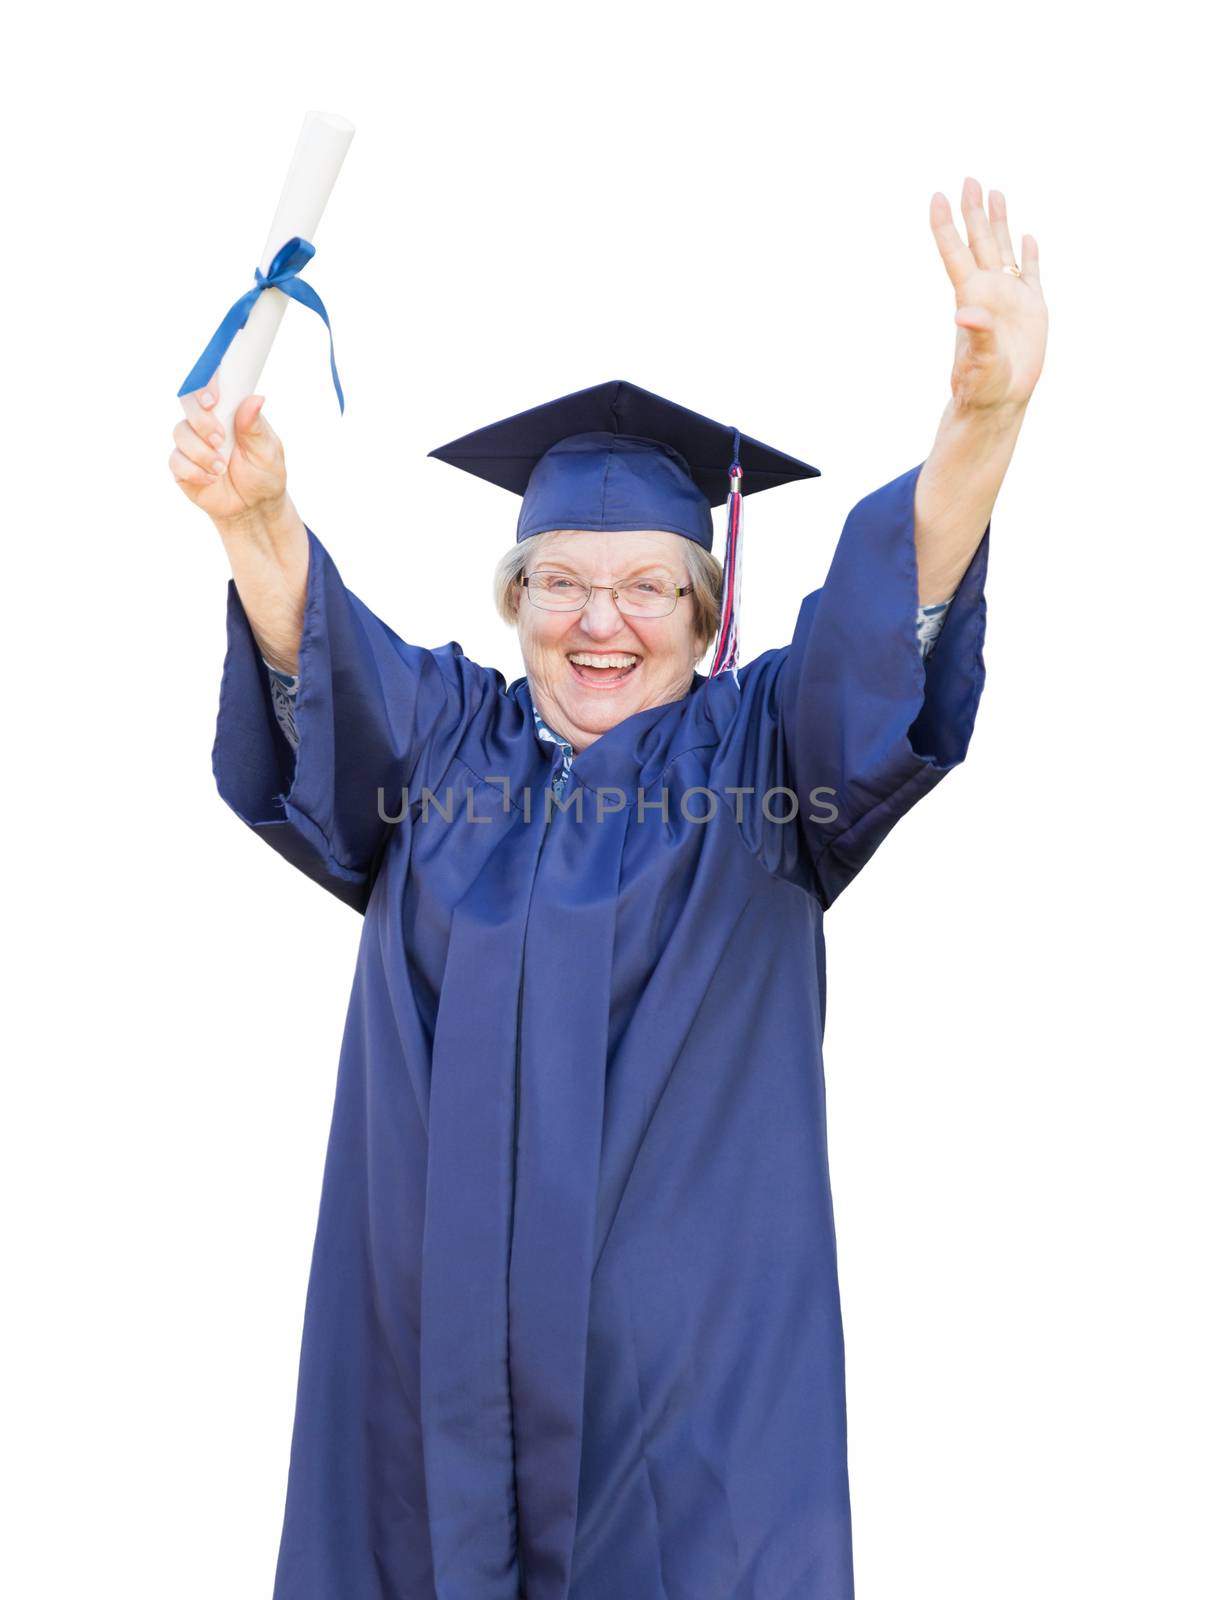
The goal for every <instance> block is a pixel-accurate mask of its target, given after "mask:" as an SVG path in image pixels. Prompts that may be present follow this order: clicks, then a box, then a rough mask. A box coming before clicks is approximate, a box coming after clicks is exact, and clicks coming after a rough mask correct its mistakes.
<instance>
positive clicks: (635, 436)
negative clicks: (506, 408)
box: [428, 378, 820, 678]
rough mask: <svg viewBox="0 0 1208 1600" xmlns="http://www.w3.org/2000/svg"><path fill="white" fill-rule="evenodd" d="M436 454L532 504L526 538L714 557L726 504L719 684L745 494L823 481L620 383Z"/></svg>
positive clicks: (792, 461) (729, 633)
mask: <svg viewBox="0 0 1208 1600" xmlns="http://www.w3.org/2000/svg"><path fill="white" fill-rule="evenodd" d="M740 453H741V457H742V459H741V461H740V459H739V456H740ZM428 454H429V455H432V456H435V457H436V459H437V460H438V461H447V462H448V463H449V464H450V466H454V467H460V468H461V469H462V471H463V472H472V473H473V474H474V476H475V477H478V478H485V479H486V480H487V482H488V483H496V484H498V485H499V487H500V488H501V489H510V490H511V491H512V493H513V494H518V495H521V496H523V503H522V504H521V507H520V517H519V520H518V522H517V525H516V538H517V541H520V540H522V539H529V538H531V537H532V536H533V535H534V534H538V533H546V532H549V531H550V530H552V529H555V528H571V529H587V530H591V531H595V532H600V531H605V530H611V531H615V532H623V531H640V530H644V529H655V530H663V531H665V532H668V533H679V534H682V535H683V536H684V538H686V539H691V540H693V542H694V543H696V544H699V545H702V546H703V547H704V548H705V549H706V550H711V549H712V548H713V518H712V516H711V514H710V513H711V509H712V507H713V506H719V505H722V504H726V505H727V508H728V511H727V521H726V556H725V568H724V580H723V584H722V608H721V620H720V623H719V627H718V638H717V649H716V652H715V654H714V658H713V664H712V666H711V667H710V669H709V676H710V677H711V678H712V677H715V676H716V675H717V674H718V673H719V672H724V671H732V672H735V673H737V664H738V600H739V589H740V586H741V577H742V522H743V518H742V502H743V497H744V495H748V494H757V493H758V492H759V490H760V489H774V488H776V487H777V486H778V485H779V484H782V483H792V482H794V481H795V480H796V479H798V478H817V477H819V476H820V473H819V471H818V468H817V467H811V466H809V465H808V464H807V463H806V462H804V461H798V460H797V459H796V458H795V457H794V456H788V455H785V454H784V452H783V451H780V450H773V449H772V447H771V446H770V445H766V444H761V443H760V442H759V440H758V439H752V438H751V437H750V436H749V435H746V434H740V433H739V430H738V429H737V428H733V427H729V426H727V425H726V424H725V423H721V422H713V421H712V420H711V419H710V418H708V417H702V416H701V415H700V414H699V413H698V412H695V411H689V410H688V409H687V408H686V407H685V406H680V405H676V403H675V402H674V401H673V400H665V399H664V398H663V397H662V396H661V395H657V394H651V393H650V391H649V390H648V389H639V388H638V387H637V385H636V384H633V383H627V382H625V380H624V379H621V378H616V379H613V380H612V381H611V382H609V383H598V384H596V385H595V387H594V388H591V389H579V390H577V391H576V392H575V393H574V394H568V395H563V396H562V397H561V399H559V400H550V401H548V402H547V403H546V404H545V405H541V406H533V407H532V408H531V409H530V410H528V411H521V412H519V413H518V414H517V415H516V416H514V417H506V418H505V419H504V420H503V421H502V422H492V423H490V424H489V425H488V426H487V427H485V428H478V429H476V430H475V431H474V432H473V433H467V434H463V436H462V437H461V438H460V439H454V440H453V441H452V442H451V443H450V444H444V445H441V446H440V447H439V448H438V449H436V450H430V451H429V452H428Z"/></svg>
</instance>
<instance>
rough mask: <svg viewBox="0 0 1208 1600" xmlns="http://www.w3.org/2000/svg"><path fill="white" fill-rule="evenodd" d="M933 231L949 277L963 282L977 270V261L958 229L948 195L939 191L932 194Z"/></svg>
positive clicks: (953, 280)
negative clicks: (949, 205)
mask: <svg viewBox="0 0 1208 1600" xmlns="http://www.w3.org/2000/svg"><path fill="white" fill-rule="evenodd" d="M931 231H932V233H933V234H934V235H935V242H936V245H937V247H938V249H939V252H940V255H941V256H942V257H943V258H944V266H945V268H946V269H947V272H948V276H949V278H950V279H951V280H952V282H953V284H961V283H963V282H964V281H965V279H966V278H967V277H969V275H970V274H971V273H974V272H976V271H977V261H976V260H975V258H974V255H973V252H972V251H971V250H970V249H969V246H968V245H967V244H966V243H965V241H964V240H963V239H962V238H961V236H960V233H959V232H958V231H957V227H956V224H955V222H953V220H952V212H951V211H950V209H949V207H948V200H947V197H946V196H945V195H942V194H940V193H938V191H937V193H935V194H933V195H932V196H931Z"/></svg>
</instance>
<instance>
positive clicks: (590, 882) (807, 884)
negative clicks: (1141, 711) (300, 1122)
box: [214, 464, 989, 1600]
mask: <svg viewBox="0 0 1208 1600" xmlns="http://www.w3.org/2000/svg"><path fill="white" fill-rule="evenodd" d="M920 466H921V464H920ZM919 470H920V467H914V468H912V469H911V470H910V471H909V472H906V473H904V474H903V475H902V476H901V477H899V478H896V479H894V480H893V481H892V482H890V483H888V484H886V485H884V486H883V487H882V488H880V489H878V490H876V491H875V492H874V493H872V494H870V495H868V496H867V497H866V498H865V499H863V500H861V501H860V502H859V503H858V504H857V505H856V506H855V507H854V508H853V510H852V511H851V512H850V514H849V516H848V517H847V519H846V522H845V524H844V527H843V531H842V534H841V536H840V539H839V543H838V546H837V548H836V551H835V555H834V558H833V560H832V563H831V566H830V569H829V571H828V574H827V577H826V581H825V584H824V585H823V587H822V588H821V589H819V590H816V591H815V592H813V593H812V594H810V595H807V596H806V598H805V599H804V600H803V602H802V604H801V608H800V613H799V615H798V618H797V623H796V627H795V630H794V634H793V638H792V641H791V643H790V644H788V645H787V646H784V647H782V648H779V649H775V650H770V651H767V652H766V653H765V654H763V655H761V656H759V657H758V658H756V659H755V660H753V661H751V662H750V663H749V664H748V665H746V666H744V667H742V668H740V670H739V682H738V683H737V684H736V683H735V681H734V678H733V676H732V675H730V674H726V675H724V676H721V677H719V678H716V679H713V680H709V679H707V678H705V677H704V676H702V675H700V674H698V675H697V676H696V678H695V680H694V682H693V684H692V686H691V688H690V690H689V692H688V693H687V695H686V696H685V697H684V698H683V699H682V700H678V701H675V702H672V703H670V704H667V705H661V706H654V707H651V708H649V709H647V710H645V711H640V712H637V713H636V714H635V715H633V716H630V717H628V718H626V719H625V720H624V721H623V722H621V723H619V724H618V725H617V726H616V727H614V728H611V729H610V730H609V731H608V732H607V733H606V734H604V735H603V737H602V738H600V739H598V740H597V741H596V742H595V743H594V744H593V745H590V746H589V747H588V748H587V749H585V750H584V751H583V752H582V753H581V754H579V755H578V756H576V758H575V761H574V766H573V769H572V777H571V779H570V782H569V784H568V787H567V789H566V791H565V793H564V794H563V796H562V799H561V802H560V803H559V805H555V806H553V807H552V808H549V809H548V810H547V806H546V802H545V789H546V787H547V784H548V781H549V778H550V775H551V769H552V765H553V762H554V760H555V759H556V756H557V747H556V746H555V745H551V744H549V743H546V742H543V741H541V740H540V739H538V738H537V736H536V734H535V731H534V724H533V717H532V700H531V698H530V694H529V689H528V685H527V682H526V680H525V679H523V678H521V679H518V680H517V681H516V682H514V683H512V684H506V683H505V681H504V679H503V677H502V676H501V675H500V674H499V673H498V672H496V671H494V670H492V669H489V668H485V667H481V666H478V665H476V664H475V663H474V662H472V661H469V660H468V659H467V658H466V656H465V655H464V654H463V652H462V650H461V647H460V646H459V645H457V644H456V643H449V644H447V645H444V646H442V647H440V648H438V649H431V650H429V649H424V648H421V647H419V646H416V645H412V644H407V643H405V642H404V641H403V640H401V639H399V638H398V637H397V636H396V635H395V634H394V633H393V632H392V631H391V630H390V629H389V628H388V627H386V626H385V624H383V623H382V622H381V621H379V619H378V618H377V617H376V616H375V615H374V614H373V613H372V612H371V611H370V610H369V609H368V608H367V607H366V606H365V605H364V604H363V603H362V602H361V601H360V600H359V599H357V597H356V596H355V595H353V594H352V593H350V591H349V590H348V589H346V588H345V586H344V584H343V583H342V581H341V579H340V576H339V574H338V572H337V570H336V568H335V565H334V564H333V562H332V560H331V558H330V556H329V555H328V554H327V552H326V551H325V550H324V548H323V546H322V544H321V543H320V542H319V540H318V539H317V538H316V537H315V535H314V533H313V532H311V531H310V530H309V529H308V537H309V540H310V567H309V574H308V581H307V594H306V608H305V619H304V625H303V638H302V646H301V666H300V679H301V685H300V689H299V693H298V699H297V705H296V720H297V730H298V735H299V741H300V742H299V748H298V750H297V752H296V754H295V753H294V752H293V751H292V750H291V749H290V746H289V745H288V743H287V742H286V740H285V738H284V736H283V734H282V732H281V730H280V728H279V726H278V725H277V722H276V719H275V717H274V715H273V710H272V704H271V697H270V694H269V690H268V685H267V681H266V677H265V673H264V668H263V664H262V662H261V660H260V656H259V652H258V650H257V647H256V643H255V640H254V638H253V635H252V633H251V630H250V628H249V626H248V622H247V619H246V616H245V614H244V612H243V609H242V606H241V604H240V602H239V598H238V595H237V593H236V590H235V587H234V584H233V583H232V584H231V585H230V588H229V592H228V618H227V621H228V649H227V656H226V661H225V666H224V672H223V681H222V689H221V699H220V709H219V717H218V731H217V739H216V743H215V748H214V770H215V776H216V778H217V782H218V787H219V791H220V793H221V794H222V796H223V798H224V799H225V800H226V801H227V802H228V804H230V805H231V806H232V808H233V809H234V810H235V811H236V813H237V814H238V815H239V816H240V817H241V818H242V819H243V821H245V822H246V823H247V824H248V825H249V826H250V827H252V828H254V829H255V831H256V832H257V833H258V834H260V835H261V836H262V837H263V838H264V840H265V841H266V842H267V843H268V844H270V845H271V846H272V847H273V848H274V849H276V850H278V851H279V852H280V853H281V854H282V855H283V856H285V857H286V859H287V860H289V861H291V862H292V863H293V864H294V865H295V866H297V867H298V868H300V869H301V870H302V871H303V872H305V873H306V874H307V875H308V876H310V877H311V878H313V879H314V880H315V881H316V882H317V883H319V884H322V885H323V887H324V888H326V889H328V890H330V891H331V893H333V894H334V895H336V896H337V897H338V898H339V899H341V900H343V901H344V902H345V903H346V904H348V905H350V906H352V907H354V908H355V909H356V910H357V911H358V912H361V913H363V916H364V929H363V934H362V938H361V944H360V951H359V956H358V960H357V966H356V973H355V978H354V981H353V989H352V998H351V1004H350V1007H349V1012H348V1020H347V1026H346V1031H345V1036H344V1042H343V1048H342V1053H341V1057H340V1064H339V1072H338V1077H337V1083H336V1091H335V1106H334V1113H333V1121H332V1128H331V1137H330V1144H329V1147H328V1153H327V1160H326V1166H325V1171H324V1178H323V1188H322V1198H321V1204H320V1212H319V1220H318V1228H317V1235H316V1239H315V1245H314V1257H313V1265H312V1270H311V1279H310V1288H309V1292H308V1296H307V1302H306V1313H305V1323H304V1331H303V1338H302V1352H301V1362H300V1371H299V1378H298V1390H297V1411H296V1419H295V1425H294V1435H293V1447H292V1453H291V1460H290V1469H289V1482H288V1490H287V1498H286V1509H285V1519H284V1528H283V1532H282V1538H281V1546H280V1555H279V1562H278V1569H277V1582H276V1589H275V1600H518V1597H521V1596H522V1597H525V1600H845V1597H848V1596H850V1595H851V1594H852V1558H851V1524H850V1511H849V1499H848V1483H847V1459H846V1415H845V1401H844V1361H843V1333H842V1325H841V1320H840V1306H839V1293H838V1284H837V1275H836V1262H835V1238H834V1227H833V1217H832V1209H831V1195H830V1180H829V1172H828V1163H827V1148H826V1125H825V1090H824V1081H823V1067H822V1034H823V1022H824V1016H825V997H826V989H825V963H824V953H823V936H822V914H823V912H824V911H825V910H826V909H827V907H829V906H830V905H831V904H832V902H833V901H834V899H835V897H836V895H838V894H839V893H840V892H841V890H842V889H843V888H844V887H845V885H846V884H847V883H849V882H850V881H851V879H852V878H853V877H854V875H855V874H856V873H857V872H858V871H859V870H860V868H861V866H863V864H864V863H865V862H866V861H867V860H868V859H869V857H870V856H871V855H872V853H873V851H874V850H875V849H876V848H877V846H878V845H879V844H880V842H881V840H882V839H884V838H885V836H886V834H887V833H888V832H889V830H890V828H892V827H893V825H894V823H895V822H896V821H897V820H898V819H899V818H900V817H901V816H903V815H904V814H905V812H906V811H907V810H909V808H910V807H911V806H912V805H913V804H914V803H915V801H917V800H918V799H919V798H920V797H921V796H922V795H924V794H926V793H927V791H928V790H929V789H931V788H932V787H933V786H934V785H935V784H937V783H938V782H939V781H940V779H941V778H942V777H943V776H944V774H945V773H946V772H948V771H949V770H950V769H951V768H952V767H953V766H954V765H955V764H957V763H958V762H960V761H961V760H962V759H963V758H964V755H965V752H966V748H967V745H968V741H969V738H970V734H971V732H972V728H973V722H974V717H975V713H976V709H977V704H978V700H979V697H980V694H981V689H982V682H983V677H984V669H983V662H982V640H983V635H984V628H985V601H984V593H983V584H984V577H985V571H986V563H987V558H988V549H989V527H988V526H987V528H986V530H985V533H984V535H983V538H982V541H981V544H980V545H979V547H978V550H977V552H976V554H975V556H974V558H973V561H972V562H971V564H970V566H969V568H968V570H967V571H966V573H965V576H964V578H963V580H962V582H961V584H960V587H959V589H958V590H957V593H956V597H955V599H954V601H953V603H952V606H951V608H950V610H949V612H948V616H947V621H946V625H945V628H944V631H943V633H942V635H941V636H940V638H939V641H938V643H937V645H936V647H935V649H934V651H933V653H932V655H931V656H930V658H929V659H928V660H927V662H926V663H924V662H923V661H922V660H921V659H920V657H919V651H918V646H917V642H916V638H915V614H916V607H917V569H916V563H915V550H914V488H915V480H916V478H917V476H918V472H919ZM504 778H506V779H507V780H508V786H507V787H506V788H505V785H504V783H503V781H502V780H503V779H504ZM404 788H405V789H406V791H407V793H406V797H405V798H406V802H407V803H406V805H404V804H403V803H402V801H403V798H404V797H403V795H402V791H403V790H404ZM425 788H426V789H427V790H428V791H429V798H428V800H427V802H425V800H424V796H423V790H424V789H425ZM776 790H789V791H792V792H793V793H795V794H796V795H797V796H798V809H797V814H796V816H795V817H792V816H791V813H792V810H793V802H792V798H791V795H789V794H785V793H783V792H781V793H775V792H774V791H776ZM379 791H380V794H379ZM526 791H527V793H528V816H527V818H526V815H525V792H526ZM811 795H812V796H813V799H811ZM576 797H577V799H576ZM425 803H426V804H427V816H426V819H425V816H424V814H423V808H424V805H425ZM576 805H577V806H579V807H580V808H581V810H580V811H579V812H578V813H577V812H576ZM560 807H566V808H567V809H565V810H563V809H560ZM383 814H384V815H385V816H386V817H388V818H394V817H398V819H399V820H397V821H394V820H390V821H385V820H383ZM784 817H788V818H790V820H775V819H777V818H784ZM700 819H705V820H700Z"/></svg>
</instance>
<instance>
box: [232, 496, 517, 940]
mask: <svg viewBox="0 0 1208 1600" xmlns="http://www.w3.org/2000/svg"><path fill="white" fill-rule="evenodd" d="M306 532H307V538H308V540H309V546H310V549H309V564H308V568H307V577H306V601H305V609H304V613H303V622H302V643H301V647H300V650H299V664H298V673H297V687H296V692H295V694H294V695H293V696H292V701H293V705H292V710H293V729H292V737H291V736H290V735H289V733H287V729H286V727H285V726H284V725H283V722H282V720H281V719H280V716H279V711H280V709H281V700H280V694H279V693H278V695H277V696H276V697H275V696H274V682H273V675H272V672H271V669H269V667H268V666H267V665H266V663H265V662H264V660H263V658H262V657H261V655H260V650H259V646H258V645H257V642H256V638H255V635H254V634H253V632H252V629H251V624H250V623H249V621H248V618H247V614H246V612H245V611H244V609H243V605H242V602H241V601H240V599H239V593H238V590H237V589H236V587H235V583H234V580H231V581H230V583H229V584H228V587H227V619H226V620H227V650H226V659H225V661H224V664H223V671H222V684H221V688H220V691H219V701H218V725H217V732H216V737H215V741H214V753H213V767H214V777H215V780H216V782H217V785H218V792H219V794H220V795H221V796H222V798H223V800H225V801H226V803H227V804H228V805H229V806H230V807H231V809H232V810H233V811H234V812H235V814H236V815H237V816H238V817H239V818H240V819H241V820H242V821H243V822H245V823H247V825H248V826H249V827H250V828H252V829H253V830H254V831H255V832H256V833H258V834H259V835H260V837H261V838H263V839H264V841H265V843H266V844H269V845H271V846H272V848H273V849H274V850H277V851H278V852H279V853H280V854H281V855H283V856H284V857H285V858H286V860H287V861H289V862H291V863H292V864H293V865H294V866H296V867H298V868H299V869H300V870H301V871H302V872H304V873H306V874H307V876H308V877H310V878H313V879H314V880H315V882H316V883H319V884H321V885H322V886H323V887H324V888H325V889H328V890H329V891H330V892H331V893H332V894H334V895H335V896H337V898H338V899H340V900H342V901H344V903H345V904H346V905H350V906H352V907H353V909H354V910H357V911H360V912H363V911H364V910H365V907H366V905H367V903H368V900H369V893H370V890H371V889H372V887H373V879H374V876H375V874H376V869H377V864H378V860H379V855H380V852H381V850H382V847H383V845H384V844H385V842H386V840H387V837H388V835H389V830H390V826H391V824H390V823H389V822H388V821H386V820H383V819H384V818H389V817H391V816H397V815H398V814H399V812H400V809H401V793H402V790H403V789H404V788H407V789H409V790H410V791H411V792H412V793H414V794H416V795H418V793H419V791H420V788H421V787H422V786H424V785H427V786H428V787H429V788H433V789H435V788H437V787H438V786H439V783H440V779H441V777H442V776H443V774H444V772H445V771H446V770H447V768H448V765H449V763H450V761H451V760H452V757H453V754H454V752H455V751H456V748H457V745H458V743H459V742H460V740H461V738H462V737H463V735H464V733H465V731H466V730H467V728H468V727H469V726H470V724H471V723H472V722H473V721H474V719H475V718H476V717H477V716H479V715H481V714H482V713H483V712H484V711H489V709H490V707H491V706H492V705H493V703H494V701H495V698H496V696H497V693H498V690H499V688H500V687H501V686H502V684H503V679H502V677H501V675H500V674H499V673H498V672H496V671H494V670H493V669H491V668H486V667H480V666H478V665H476V664H475V663H474V662H472V661H470V660H468V659H467V657H466V656H465V655H464V654H463V653H462V649H461V646H460V645H459V644H456V643H454V642H450V643H448V644H445V645H441V646H440V647H439V648H436V649H432V650H428V649H423V648H421V647H420V646H417V645H412V644H407V643H405V642H404V641H403V640H402V639H400V638H399V637H398V635H397V634H395V633H394V632H393V631H392V630H391V629H390V628H388V627H387V626H386V624H385V623H384V622H382V621H380V619H379V618H378V617H376V616H375V615H374V614H373V612H372V611H370V609H369V608H368V606H366V605H365V604H364V603H363V602H362V601H360V600H359V599H358V598H357V597H356V595H354V594H353V593H352V592H351V590H349V589H347V588H346V587H345V586H344V583H343V581H342V579H341V578H340V575H339V572H338V571H337V570H336V566H335V563H334V562H333V561H332V559H331V557H330V556H329V555H328V553H327V551H326V550H325V549H324V548H323V546H322V544H321V543H320V541H319V540H318V538H317V537H316V536H315V534H314V533H313V532H312V530H311V529H310V528H309V527H308V528H307V530H306ZM379 791H381V793H380V794H379Z"/></svg>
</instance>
